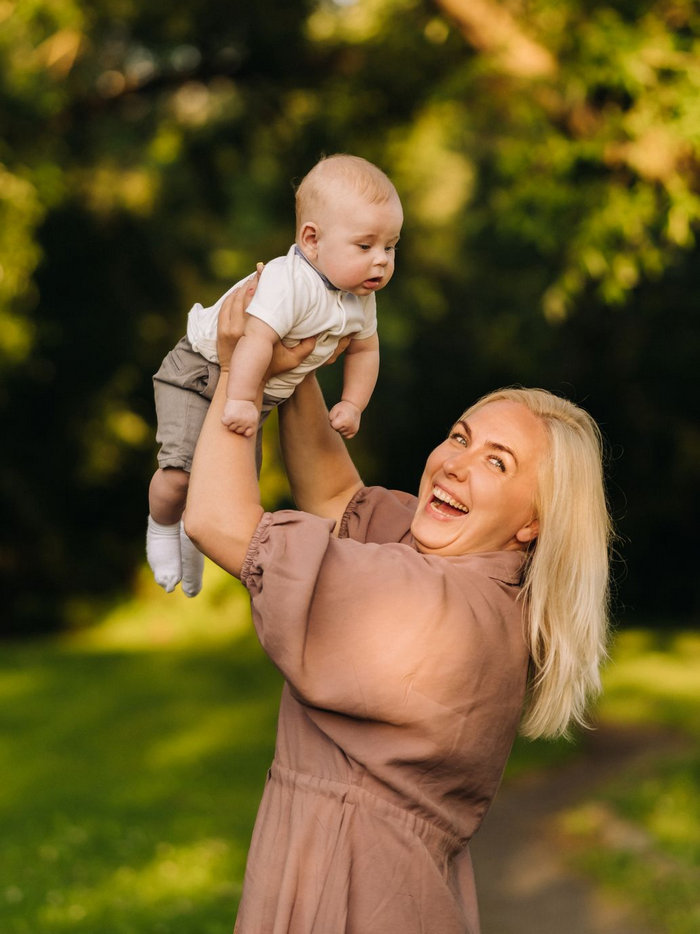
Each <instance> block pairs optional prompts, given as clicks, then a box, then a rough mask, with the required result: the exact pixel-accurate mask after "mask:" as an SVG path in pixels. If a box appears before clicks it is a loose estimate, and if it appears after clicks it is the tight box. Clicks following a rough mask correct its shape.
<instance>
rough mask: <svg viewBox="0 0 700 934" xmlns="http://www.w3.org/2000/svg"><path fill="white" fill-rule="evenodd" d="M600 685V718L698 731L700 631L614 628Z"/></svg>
mask: <svg viewBox="0 0 700 934" xmlns="http://www.w3.org/2000/svg"><path fill="white" fill-rule="evenodd" d="M603 684H604V691H603V696H602V698H601V701H600V704H599V713H600V716H601V718H602V719H603V720H608V721H612V722H622V723H658V724H662V725H665V726H672V727H673V726H675V727H679V728H682V729H684V730H686V731H688V732H691V733H696V734H700V717H698V712H699V711H700V634H699V633H696V632H681V633H673V632H671V633H668V632H664V631H663V630H662V631H660V632H651V631H641V630H635V631H628V632H623V633H619V634H618V635H617V638H616V639H615V644H614V647H613V661H612V663H611V664H609V665H608V666H607V668H606V669H605V671H604V673H603Z"/></svg>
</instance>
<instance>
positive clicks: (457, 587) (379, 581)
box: [241, 510, 519, 724]
mask: <svg viewBox="0 0 700 934" xmlns="http://www.w3.org/2000/svg"><path fill="white" fill-rule="evenodd" d="M332 531H333V523H332V522H331V521H330V520H325V519H320V518H318V517H315V516H311V515H309V514H306V513H302V512H296V511H293V510H283V511H280V512H276V513H266V514H265V516H264V517H263V519H262V521H261V523H260V525H259V526H258V529H257V531H256V534H255V536H254V538H253V540H252V542H251V547H250V549H249V552H248V555H247V556H246V561H245V563H244V566H243V570H242V575H241V579H242V581H243V583H244V584H245V586H246V587H247V588H248V591H249V593H250V596H251V605H252V614H253V623H254V626H255V628H256V631H257V634H258V638H259V639H260V642H261V644H262V646H263V648H264V650H265V652H266V653H267V655H268V656H269V657H270V659H271V660H272V661H273V663H274V664H275V665H276V666H277V667H278V668H279V670H280V671H281V672H282V674H283V675H284V677H285V679H286V680H287V682H288V683H289V685H290V687H291V689H292V691H293V693H294V694H295V695H296V696H297V697H298V699H300V700H302V701H303V702H304V703H306V704H308V705H311V706H314V707H319V708H323V709H329V710H333V711H336V712H339V713H342V714H345V715H348V716H353V717H359V718H363V719H373V720H380V721H384V722H389V723H394V724H403V723H408V722H410V721H411V719H412V716H413V713H412V698H415V697H416V696H418V695H420V696H422V697H425V696H429V697H431V698H433V699H434V700H435V701H436V702H437V703H444V704H449V705H450V706H453V705H454V704H455V703H456V702H457V701H456V698H458V697H460V696H461V695H462V694H463V691H464V683H465V677H466V678H472V680H474V679H476V681H478V680H480V679H481V678H483V677H485V671H484V670H482V668H483V660H484V658H490V660H491V661H490V664H489V666H488V668H489V669H491V670H492V665H493V661H494V654H495V658H496V660H498V658H499V657H501V656H503V653H507V652H508V651H509V649H508V645H509V644H512V638H510V637H508V638H504V631H505V630H509V629H511V628H512V622H513V619H514V617H515V616H518V617H519V611H516V612H515V613H514V601H515V597H516V596H517V589H518V588H517V587H514V586H513V584H512V582H511V581H510V580H508V579H506V580H498V579H496V578H494V577H493V576H491V574H490V573H489V563H488V560H487V561H486V564H485V565H484V560H483V557H482V556H467V557H463V558H456V559H450V558H440V557H437V558H436V557H432V556H424V555H421V554H419V553H418V552H416V551H415V549H414V548H413V547H411V546H410V545H408V544H402V543H399V542H384V543H376V542H362V541H355V540H352V539H349V538H344V539H339V538H334V537H333V535H332ZM480 558H482V560H481V561H480V560H479V559H480ZM500 576H501V577H507V575H503V574H501V575H500ZM503 660H504V661H505V658H504V659H503Z"/></svg>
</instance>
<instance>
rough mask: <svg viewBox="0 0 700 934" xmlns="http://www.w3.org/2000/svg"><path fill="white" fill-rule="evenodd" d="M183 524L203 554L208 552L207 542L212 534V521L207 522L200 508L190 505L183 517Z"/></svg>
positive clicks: (187, 534) (190, 538) (186, 533)
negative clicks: (193, 507)
mask: <svg viewBox="0 0 700 934" xmlns="http://www.w3.org/2000/svg"><path fill="white" fill-rule="evenodd" d="M182 526H183V528H184V530H185V535H186V536H187V537H188V538H189V540H190V541H191V542H192V543H193V544H194V545H195V546H196V548H197V549H198V550H199V551H201V552H202V554H206V553H207V548H206V543H207V540H208V539H209V536H210V535H211V523H209V522H207V520H206V519H205V518H204V517H203V516H202V515H201V513H200V512H199V510H197V509H192V508H190V507H188V508H187V509H186V510H185V513H184V515H183V517H182Z"/></svg>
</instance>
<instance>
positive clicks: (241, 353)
mask: <svg viewBox="0 0 700 934" xmlns="http://www.w3.org/2000/svg"><path fill="white" fill-rule="evenodd" d="M278 341H279V334H278V333H277V331H275V330H274V328H271V327H270V325H269V324H266V323H265V322H264V321H261V320H260V318H256V317H254V316H253V315H249V316H248V318H247V319H246V323H245V330H244V331H243V336H242V337H241V339H240V340H239V341H238V343H237V344H236V348H235V350H234V351H233V354H232V356H231V369H230V372H229V374H228V382H227V384H226V404H225V406H224V414H223V415H222V417H221V421H222V422H223V423H224V425H226V427H227V428H230V429H231V431H235V432H236V433H237V434H239V435H245V437H246V438H249V437H250V436H251V435H252V434H253V433H254V432H255V431H257V428H258V421H259V418H260V413H259V412H258V407H257V405H256V404H255V399H256V397H257V394H258V391H259V389H260V384H261V383H262V382H263V380H264V378H265V373H266V372H267V368H268V367H269V365H270V360H271V359H272V351H273V349H274V346H275V344H276V343H277V342H278ZM223 368H225V367H222V369H223Z"/></svg>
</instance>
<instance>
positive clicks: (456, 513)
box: [428, 486, 469, 519]
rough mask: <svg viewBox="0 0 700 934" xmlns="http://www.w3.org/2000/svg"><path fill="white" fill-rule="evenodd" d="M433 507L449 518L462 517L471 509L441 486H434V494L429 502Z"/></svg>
mask: <svg viewBox="0 0 700 934" xmlns="http://www.w3.org/2000/svg"><path fill="white" fill-rule="evenodd" d="M428 505H429V506H430V507H431V509H433V510H434V511H435V512H437V513H439V514H440V515H441V516H445V517H446V518H449V519H461V518H463V517H464V516H465V515H467V514H468V512H469V509H468V508H467V506H465V505H464V503H460V502H459V500H456V499H455V498H454V497H453V496H450V494H449V493H447V492H446V491H445V490H443V489H442V488H441V487H439V486H434V487H433V495H432V498H431V500H430V502H429V504H428Z"/></svg>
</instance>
